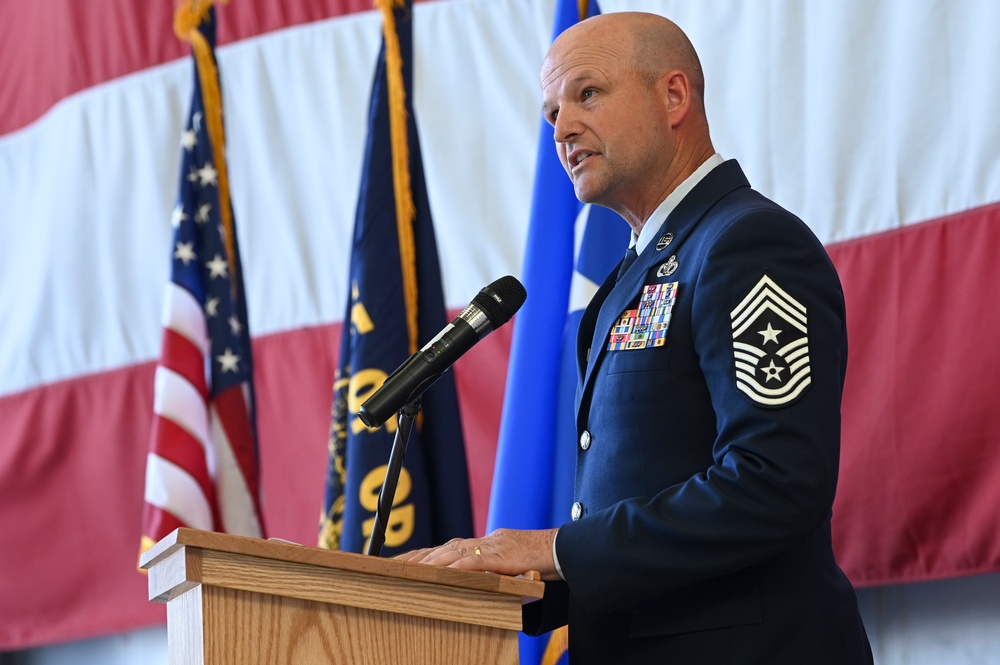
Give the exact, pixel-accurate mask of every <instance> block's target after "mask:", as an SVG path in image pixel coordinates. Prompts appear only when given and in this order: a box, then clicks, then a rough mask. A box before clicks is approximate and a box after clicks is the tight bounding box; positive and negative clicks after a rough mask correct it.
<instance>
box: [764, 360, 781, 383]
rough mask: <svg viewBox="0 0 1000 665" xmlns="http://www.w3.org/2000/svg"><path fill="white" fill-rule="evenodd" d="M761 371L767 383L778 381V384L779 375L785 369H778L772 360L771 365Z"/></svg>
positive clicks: (779, 380)
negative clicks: (765, 375) (765, 376)
mask: <svg viewBox="0 0 1000 665" xmlns="http://www.w3.org/2000/svg"><path fill="white" fill-rule="evenodd" d="M761 371H762V372H764V373H765V374H767V379H766V380H767V381H770V380H771V379H774V380H775V381H778V382H779V383H780V382H781V373H782V372H783V371H785V368H784V367H778V366H777V365H775V364H774V361H773V360H772V361H771V364H770V365H768V366H767V367H764V368H763V369H762V370H761Z"/></svg>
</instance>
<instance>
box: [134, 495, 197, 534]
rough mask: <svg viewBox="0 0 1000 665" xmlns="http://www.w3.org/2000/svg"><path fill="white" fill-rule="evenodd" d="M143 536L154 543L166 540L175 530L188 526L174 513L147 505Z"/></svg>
mask: <svg viewBox="0 0 1000 665" xmlns="http://www.w3.org/2000/svg"><path fill="white" fill-rule="evenodd" d="M142 524H143V527H142V535H144V536H146V537H147V538H150V539H152V540H153V541H154V542H156V541H159V540H161V539H163V538H166V537H167V536H169V535H170V533H171V532H172V531H173V530H174V529H178V528H180V527H182V526H188V525H187V524H185V523H184V522H182V521H180V520H179V519H177V517H176V516H174V514H173V513H171V512H168V511H166V510H163V509H162V508H157V507H156V506H154V505H152V504H149V503H147V504H145V505H144V506H143V509H142Z"/></svg>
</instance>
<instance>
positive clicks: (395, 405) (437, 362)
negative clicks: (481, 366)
mask: <svg viewBox="0 0 1000 665" xmlns="http://www.w3.org/2000/svg"><path fill="white" fill-rule="evenodd" d="M527 295H528V294H527V292H526V291H525V290H524V287H523V286H522V285H521V282H519V281H517V279H515V278H514V277H511V276H510V275H507V276H506V277H501V278H500V279H498V280H496V281H495V282H493V283H492V284H490V285H489V286H484V287H483V288H482V289H481V290H480V291H479V293H477V294H476V297H475V298H473V299H472V302H471V303H469V304H468V306H467V307H466V308H465V309H464V310H462V313H461V314H459V315H458V316H457V317H456V318H455V320H454V321H452V322H451V323H449V324H448V325H447V326H445V328H444V330H442V331H441V332H439V333H438V334H437V337H435V338H434V339H432V340H431V341H430V342H428V343H427V345H426V346H424V348H422V349H420V350H419V351H417V352H416V353H414V354H413V355H412V356H410V357H409V359H407V360H406V361H405V362H404V363H403V364H402V365H400V366H399V367H397V368H396V371H394V372H393V373H392V374H390V375H389V376H387V377H386V379H385V381H384V382H383V383H382V387H381V388H379V389H378V390H376V391H375V392H374V393H373V394H372V396H371V397H369V398H368V399H367V400H365V402H364V404H362V405H361V409H360V411H359V412H358V415H359V416H360V417H361V422H363V423H364V424H365V425H367V426H368V427H378V426H380V425H381V424H382V423H384V422H385V421H386V420H388V419H389V418H390V417H391V416H392V414H394V413H396V412H397V411H399V410H400V409H401V408H403V407H404V406H406V405H407V404H409V403H410V402H412V401H413V400H414V399H416V398H417V397H419V396H420V395H421V394H423V392H424V391H425V390H427V389H428V388H429V387H430V386H431V384H432V383H434V382H435V381H437V380H438V379H439V378H440V377H441V375H442V374H444V373H445V372H446V371H447V370H448V368H449V367H451V366H452V364H453V363H454V362H455V361H456V360H458V359H459V358H460V357H461V356H462V354H464V353H465V352H466V351H468V350H469V349H471V348H472V347H473V345H475V343H476V342H478V341H479V340H481V339H482V338H484V337H486V336H487V335H489V334H490V333H491V332H493V331H494V330H496V329H497V328H499V327H500V326H502V325H503V324H505V323H507V322H508V321H510V318H511V317H512V316H514V313H515V312H516V311H517V310H519V309H520V308H521V305H523V304H524V299H525V298H526V297H527Z"/></svg>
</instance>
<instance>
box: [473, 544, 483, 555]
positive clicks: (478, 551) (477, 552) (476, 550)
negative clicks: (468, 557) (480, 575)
mask: <svg viewBox="0 0 1000 665" xmlns="http://www.w3.org/2000/svg"><path fill="white" fill-rule="evenodd" d="M473 551H474V552H475V553H476V556H482V555H483V551H482V550H481V549H479V546H478V545H476V549H475V550H473Z"/></svg>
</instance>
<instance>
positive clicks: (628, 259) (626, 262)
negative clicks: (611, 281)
mask: <svg viewBox="0 0 1000 665" xmlns="http://www.w3.org/2000/svg"><path fill="white" fill-rule="evenodd" d="M638 256H639V252H637V251H635V245H632V246H631V247H629V248H628V251H627V252H625V258H624V259H622V265H621V267H620V268H618V276H617V277H615V281H616V282H617V281H618V280H620V279H621V278H622V275H624V274H625V271H626V270H628V267H629V266H630V265H632V263H634V262H635V259H636V257H638Z"/></svg>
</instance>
